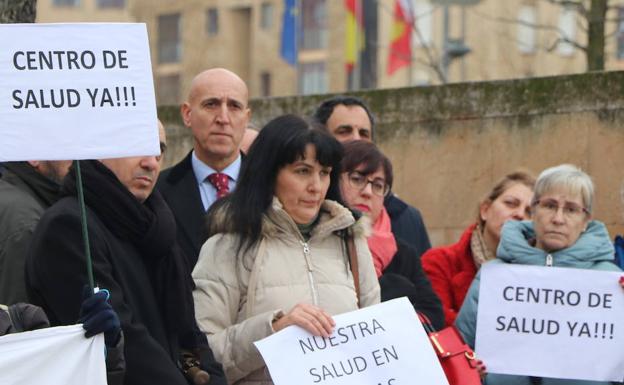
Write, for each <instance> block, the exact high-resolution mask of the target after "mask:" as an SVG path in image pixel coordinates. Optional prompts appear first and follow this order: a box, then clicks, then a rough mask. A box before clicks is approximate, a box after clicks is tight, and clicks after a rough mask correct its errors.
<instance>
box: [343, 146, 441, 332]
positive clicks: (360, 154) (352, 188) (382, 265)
mask: <svg viewBox="0 0 624 385" xmlns="http://www.w3.org/2000/svg"><path fill="white" fill-rule="evenodd" d="M342 171H343V173H342V180H341V184H340V190H341V192H342V196H343V198H344V200H345V202H346V204H347V205H348V206H349V207H350V208H351V209H353V210H357V211H359V212H361V213H364V214H365V215H366V216H367V217H368V218H369V219H370V221H371V222H372V233H371V234H370V236H369V237H368V246H369V248H370V251H371V254H372V257H373V264H374V266H375V271H376V273H377V277H378V278H380V280H379V283H380V286H381V298H382V300H387V299H392V298H396V297H400V296H403V295H407V296H408V297H409V299H410V301H411V302H412V304H413V305H414V307H415V309H416V310H417V311H420V312H422V313H424V314H425V315H426V316H428V317H429V319H430V320H431V321H432V323H433V325H434V327H436V328H440V327H442V325H443V324H444V318H443V314H442V308H441V305H440V300H439V299H438V298H437V296H436V295H435V293H434V292H433V289H432V288H431V284H430V283H429V280H428V279H427V277H426V276H425V274H424V272H423V270H422V266H421V264H420V258H418V253H417V252H416V250H414V248H413V247H412V246H410V245H408V244H407V243H405V242H403V241H401V240H400V239H398V238H397V237H395V236H394V234H393V233H392V229H391V225H390V217H389V216H388V213H387V212H386V209H385V208H384V204H383V203H384V197H385V196H386V195H387V194H388V192H389V191H390V188H391V187H392V164H391V163H390V160H389V159H388V158H387V157H386V156H385V155H383V154H382V153H381V151H379V149H378V148H377V147H376V146H375V145H374V144H373V143H370V142H365V141H360V140H358V141H352V142H347V143H345V144H344V158H343V159H342Z"/></svg>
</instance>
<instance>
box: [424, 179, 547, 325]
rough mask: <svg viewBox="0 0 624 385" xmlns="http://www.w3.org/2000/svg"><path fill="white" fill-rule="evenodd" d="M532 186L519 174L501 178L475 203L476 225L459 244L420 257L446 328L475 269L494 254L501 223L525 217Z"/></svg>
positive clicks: (474, 273) (461, 300)
mask: <svg viewBox="0 0 624 385" xmlns="http://www.w3.org/2000/svg"><path fill="white" fill-rule="evenodd" d="M534 183H535V179H534V178H533V177H532V176H531V175H529V174H528V173H526V172H523V171H516V172H513V173H511V174H507V175H505V176H504V177H503V178H502V179H501V180H499V181H498V182H497V183H496V184H495V185H494V187H493V188H492V190H491V191H490V192H489V193H488V194H487V196H486V197H485V198H484V199H483V200H482V201H481V202H480V203H479V206H478V210H477V211H478V212H477V221H476V223H474V224H472V225H470V226H469V227H468V228H467V229H466V230H465V231H464V233H463V234H462V236H461V238H460V239H459V242H457V243H455V244H452V245H450V246H442V247H436V248H433V249H430V250H428V251H427V252H426V253H425V254H423V256H422V265H423V269H424V270H425V273H426V274H427V276H428V277H429V279H430V280H431V285H432V286H433V289H434V290H435V292H436V293H437V294H438V297H440V300H441V301H442V308H443V309H444V320H445V322H446V325H447V326H448V325H453V323H454V322H455V318H456V317H457V313H458V312H459V309H460V308H461V305H462V303H463V302H464V297H465V296H466V293H467V292H468V288H469V287H470V283H471V282H472V280H473V279H474V277H475V275H476V274H477V270H479V268H480V267H481V265H482V264H483V263H484V262H486V261H489V260H491V259H493V258H494V256H495V255H496V248H497V247H498V243H499V241H500V233H501V228H502V227H503V224H504V223H505V222H507V221H509V220H516V221H519V220H523V219H527V218H529V211H530V204H531V197H532V196H533V184H534Z"/></svg>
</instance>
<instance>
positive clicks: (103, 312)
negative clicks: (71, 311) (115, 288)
mask: <svg viewBox="0 0 624 385" xmlns="http://www.w3.org/2000/svg"><path fill="white" fill-rule="evenodd" d="M108 297H109V293H108V290H100V291H99V292H97V293H95V294H91V295H90V290H89V289H88V288H87V290H85V292H84V296H83V298H85V300H84V301H82V305H81V306H80V318H79V319H78V322H80V323H82V327H83V328H84V330H86V332H85V337H87V338H89V337H92V336H94V335H96V334H99V333H104V342H105V343H106V346H108V347H114V346H116V345H117V343H118V342H119V336H120V334H121V324H120V323H119V317H118V316H117V313H116V312H115V310H113V307H112V306H111V305H110V303H108Z"/></svg>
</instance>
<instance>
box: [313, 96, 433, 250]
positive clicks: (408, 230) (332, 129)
mask: <svg viewBox="0 0 624 385" xmlns="http://www.w3.org/2000/svg"><path fill="white" fill-rule="evenodd" d="M313 118H314V120H315V121H316V123H317V124H318V126H319V128H322V129H324V130H327V131H328V132H329V133H330V134H332V135H333V136H334V137H335V138H336V139H338V140H339V141H340V142H347V141H350V140H366V141H369V142H370V141H372V140H373V138H374V137H373V134H374V130H373V129H374V125H375V119H374V117H373V114H372V113H371V111H370V109H369V108H368V106H367V105H366V104H365V103H364V101H362V100H361V99H359V98H356V97H353V96H335V97H332V98H330V99H326V100H324V101H323V102H321V104H320V105H319V107H318V108H317V109H316V111H315V112H314V115H313ZM384 206H385V207H386V210H387V211H388V215H389V216H390V220H391V222H392V233H393V234H394V235H395V236H396V237H397V238H399V239H401V240H402V241H404V242H406V243H407V244H409V245H410V246H412V247H413V248H414V250H415V251H416V253H417V255H418V257H420V256H421V255H422V254H423V253H424V252H425V251H427V250H428V249H430V248H431V242H430V241H429V235H428V234H427V229H426V228H425V224H424V222H423V219H422V215H421V214H420V211H418V209H417V208H415V207H412V206H410V205H408V204H407V203H405V202H404V201H402V200H401V199H399V197H397V196H396V195H395V194H393V193H392V192H391V193H390V194H388V195H387V196H386V199H385V201H384Z"/></svg>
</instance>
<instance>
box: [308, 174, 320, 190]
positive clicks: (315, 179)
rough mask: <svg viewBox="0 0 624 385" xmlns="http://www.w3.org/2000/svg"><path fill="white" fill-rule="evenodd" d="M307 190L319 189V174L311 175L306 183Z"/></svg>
mask: <svg viewBox="0 0 624 385" xmlns="http://www.w3.org/2000/svg"><path fill="white" fill-rule="evenodd" d="M308 190H309V191H310V192H314V193H316V192H318V191H321V176H320V175H319V174H314V175H312V178H311V180H310V183H309V184H308Z"/></svg>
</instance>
